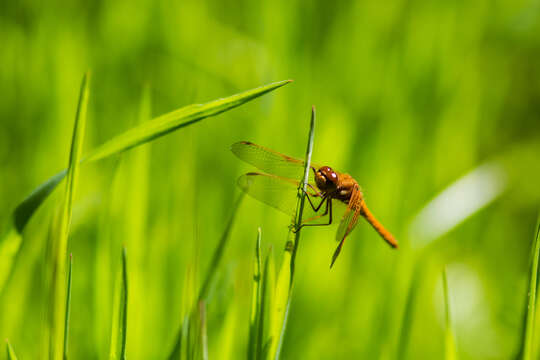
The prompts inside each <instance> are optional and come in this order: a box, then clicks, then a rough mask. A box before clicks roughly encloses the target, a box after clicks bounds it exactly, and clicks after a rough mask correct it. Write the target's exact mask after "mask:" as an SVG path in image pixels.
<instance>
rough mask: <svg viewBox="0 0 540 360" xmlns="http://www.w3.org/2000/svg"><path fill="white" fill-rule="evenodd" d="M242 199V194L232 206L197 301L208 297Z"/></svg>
mask: <svg viewBox="0 0 540 360" xmlns="http://www.w3.org/2000/svg"><path fill="white" fill-rule="evenodd" d="M243 198H244V194H241V195H240V197H239V198H238V200H237V201H236V203H235V204H234V206H233V210H232V214H231V217H230V219H229V222H228V223H227V226H226V227H225V231H224V232H223V234H222V235H221V239H220V241H219V244H218V246H217V247H216V249H215V251H214V255H213V256H212V260H211V261H210V266H209V268H208V272H207V273H206V277H205V278H204V282H203V285H202V287H201V290H200V292H199V297H198V300H205V299H206V296H207V295H208V290H209V289H210V284H211V283H212V281H213V280H214V277H215V276H216V271H217V268H218V266H219V264H220V263H221V259H222V257H223V253H224V252H225V246H226V245H227V243H228V241H229V236H230V234H231V230H232V226H233V224H234V220H235V219H236V213H237V212H238V208H239V207H240V204H241V203H242V199H243Z"/></svg>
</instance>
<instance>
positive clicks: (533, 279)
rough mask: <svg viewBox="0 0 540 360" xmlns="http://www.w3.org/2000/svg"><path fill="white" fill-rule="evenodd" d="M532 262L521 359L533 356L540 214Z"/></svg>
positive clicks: (530, 358)
mask: <svg viewBox="0 0 540 360" xmlns="http://www.w3.org/2000/svg"><path fill="white" fill-rule="evenodd" d="M532 251H533V252H532V263H531V273H530V278H529V280H530V281H529V302H528V306H527V316H526V318H525V327H524V329H525V333H524V335H523V348H522V350H521V353H522V355H523V360H532V359H535V357H534V346H533V345H534V332H535V327H534V320H535V312H536V291H537V278H538V260H539V257H540V216H539V218H538V221H537V223H536V234H535V238H534V242H533V246H532Z"/></svg>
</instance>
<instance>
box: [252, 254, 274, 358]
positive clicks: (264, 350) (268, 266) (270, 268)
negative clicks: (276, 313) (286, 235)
mask: <svg viewBox="0 0 540 360" xmlns="http://www.w3.org/2000/svg"><path fill="white" fill-rule="evenodd" d="M262 281H263V282H262V293H261V303H260V309H259V314H260V321H259V329H258V339H257V340H258V341H257V359H266V358H267V357H268V353H269V351H270V346H271V344H272V338H271V335H270V331H269V330H268V331H266V328H267V327H268V325H267V324H268V323H270V314H269V311H268V309H269V308H272V304H273V300H274V290H275V288H276V266H275V263H274V253H273V248H272V247H271V246H270V249H269V251H268V255H267V256H266V259H265V260H264V272H263V276H262Z"/></svg>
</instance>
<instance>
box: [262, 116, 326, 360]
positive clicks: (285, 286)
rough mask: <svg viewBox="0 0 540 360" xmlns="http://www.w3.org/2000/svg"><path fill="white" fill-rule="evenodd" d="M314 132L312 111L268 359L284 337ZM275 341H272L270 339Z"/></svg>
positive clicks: (275, 356) (277, 352) (273, 314)
mask: <svg viewBox="0 0 540 360" xmlns="http://www.w3.org/2000/svg"><path fill="white" fill-rule="evenodd" d="M314 130H315V108H313V109H312V112H311V122H310V128H309V137H308V144H307V150H306V157H305V163H304V178H303V179H302V182H301V183H300V186H301V187H299V189H298V202H297V207H296V217H295V219H294V224H293V225H294V228H295V229H297V231H296V232H293V231H292V229H291V230H289V235H288V240H287V243H286V245H285V252H284V254H283V260H282V264H281V269H280V271H279V275H278V279H277V284H276V292H275V300H274V302H273V304H272V310H271V317H270V337H271V338H272V341H271V345H270V352H269V356H270V357H271V358H273V359H279V356H280V350H281V344H282V342H283V337H284V334H285V328H286V326H287V317H288V312H289V304H290V299H291V294H292V286H293V280H294V266H295V259H296V253H297V250H298V244H299V242H300V232H301V228H300V225H301V224H302V214H303V212H304V202H305V192H306V191H307V182H308V179H309V169H310V164H311V154H312V152H313V137H314ZM274 339H275V340H274Z"/></svg>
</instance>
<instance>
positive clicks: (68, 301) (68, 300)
mask: <svg viewBox="0 0 540 360" xmlns="http://www.w3.org/2000/svg"><path fill="white" fill-rule="evenodd" d="M72 268H73V254H69V268H68V281H67V293H66V316H65V324H64V329H65V332H64V360H65V359H67V358H68V356H67V354H68V341H69V315H70V311H71V273H72Z"/></svg>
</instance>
